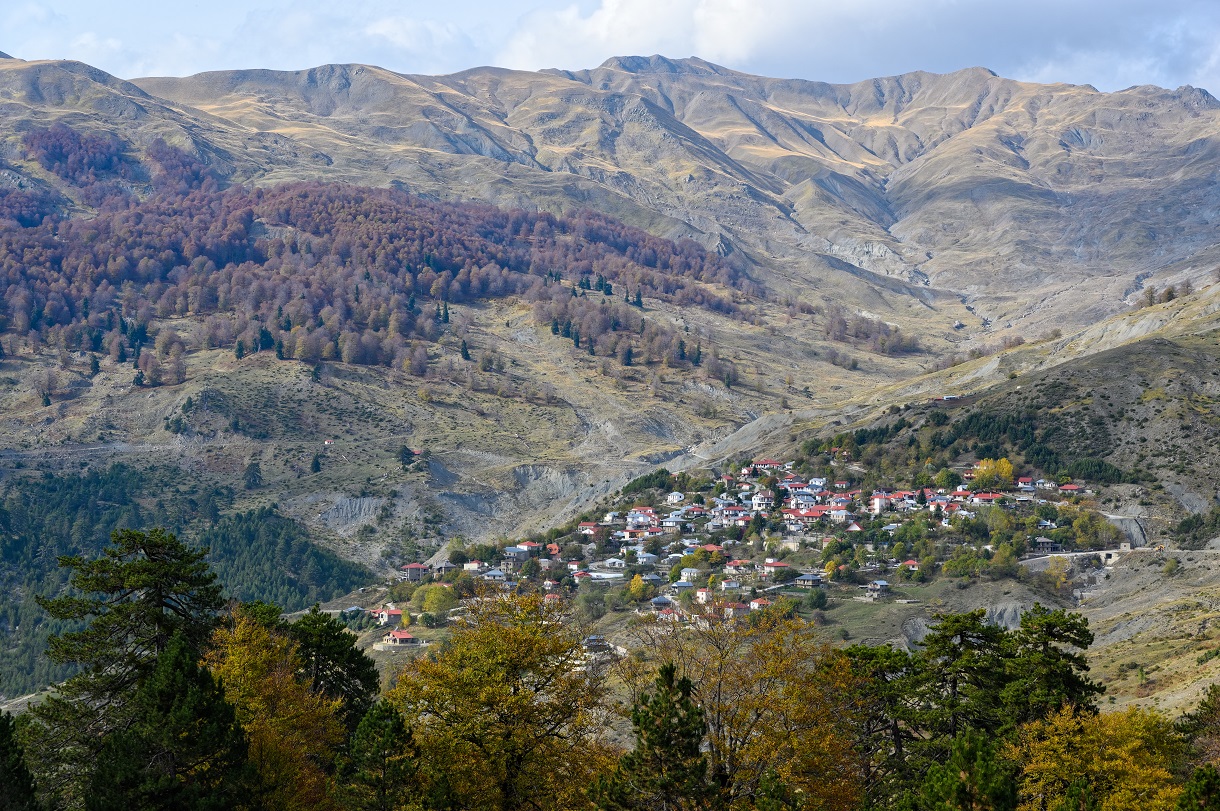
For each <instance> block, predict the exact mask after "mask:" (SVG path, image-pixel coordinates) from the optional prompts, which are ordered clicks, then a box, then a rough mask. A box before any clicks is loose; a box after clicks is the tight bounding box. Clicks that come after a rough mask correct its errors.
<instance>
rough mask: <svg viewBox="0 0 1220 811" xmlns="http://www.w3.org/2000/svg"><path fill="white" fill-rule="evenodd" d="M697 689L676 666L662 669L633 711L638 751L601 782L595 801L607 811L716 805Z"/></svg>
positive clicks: (594, 789) (595, 790)
mask: <svg viewBox="0 0 1220 811" xmlns="http://www.w3.org/2000/svg"><path fill="white" fill-rule="evenodd" d="M693 692H694V685H693V684H691V681H690V679H688V678H685V677H683V678H681V679H679V678H677V668H676V667H674V665H673V663H672V662H667V663H666V664H664V665H662V666H661V670H660V672H659V673H658V674H657V679H656V682H655V687H654V691H653V692H652V693H651V694H648V693H646V694H644V695H643V696H641V697H640V699H639V700H638V701H637V702H636V704H635V706H634V707H633V708H632V710H631V725H632V727H634V728H635V748H634V749H633V750H632V751H630V752H628V753H627V754H625V755H623V756H622V758H620V759H619V763H618V767H617V768H616V769H615V770H614V772H613V773H612V774H611V775H610V776H609V777H605V778H600V779H598V781H597V782H596V783H594V785H593V787H592V789H591V790H590V797H591V799H592V800H593V802H594V804H595V805H596V806H597V807H598V809H602V810H603V811H654V810H655V811H680V810H683V811H684V810H685V809H703V808H710V807H712V801H713V798H714V797H715V791H714V789H713V787H712V786H711V784H710V783H709V781H708V763H707V756H706V755H705V754H703V752H702V751H701V749H702V745H703V738H704V733H705V732H706V726H705V724H704V721H703V711H702V710H701V709H700V708H699V706H698V705H697V704H696V703H695V701H694V699H693V698H692V693H693Z"/></svg>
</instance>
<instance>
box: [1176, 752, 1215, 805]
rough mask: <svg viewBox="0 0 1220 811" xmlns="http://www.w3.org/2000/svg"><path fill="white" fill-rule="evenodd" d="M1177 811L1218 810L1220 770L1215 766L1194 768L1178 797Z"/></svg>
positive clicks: (1208, 765)
mask: <svg viewBox="0 0 1220 811" xmlns="http://www.w3.org/2000/svg"><path fill="white" fill-rule="evenodd" d="M1178 811H1220V772H1217V771H1216V767H1215V766H1213V765H1211V764H1210V763H1208V764H1207V765H1205V766H1200V767H1199V768H1197V769H1195V772H1194V774H1192V775H1191V777H1190V780H1189V781H1187V783H1186V785H1185V786H1184V787H1183V789H1182V796H1180V797H1178Z"/></svg>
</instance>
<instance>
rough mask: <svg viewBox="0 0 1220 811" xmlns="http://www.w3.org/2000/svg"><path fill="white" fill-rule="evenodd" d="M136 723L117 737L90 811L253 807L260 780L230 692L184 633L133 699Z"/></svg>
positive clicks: (94, 785)
mask: <svg viewBox="0 0 1220 811" xmlns="http://www.w3.org/2000/svg"><path fill="white" fill-rule="evenodd" d="M132 709H133V711H134V713H133V715H134V723H132V724H131V725H130V726H128V727H126V728H122V729H117V730H114V731H112V732H110V733H109V734H108V735H107V736H106V738H105V742H104V744H103V746H102V749H101V755H100V757H99V758H98V760H97V765H96V769H95V770H94V772H93V775H92V778H91V780H90V783H89V790H88V792H87V793H86V794H85V809H86V811H155V810H156V809H167V808H173V809H183V811H189V810H193V809H198V811H213V809H214V810H215V811H226V809H236V808H245V807H249V806H250V805H251V802H250V801H251V800H252V799H253V798H254V797H255V796H256V792H255V791H254V789H255V787H256V779H257V778H256V776H255V772H254V770H253V768H252V766H251V765H250V764H249V762H248V761H247V759H246V753H247V744H246V737H245V734H244V733H243V731H242V729H241V726H240V724H238V722H237V715H236V711H235V710H234V708H233V706H232V705H231V704H229V703H227V702H226V701H225V698H224V690H223V689H222V688H221V686H220V685H219V684H218V683H217V682H216V681H215V680H214V679H213V678H212V674H211V673H210V672H209V671H208V670H207V669H206V668H203V667H200V666H199V664H198V660H197V654H196V652H195V651H194V650H193V648H192V646H191V645H190V643H188V642H187V640H186V638H185V637H184V636H183V635H182V634H181V633H178V634H175V635H174V637H173V638H172V639H171V640H170V644H169V647H168V648H167V649H166V650H165V651H164V652H162V654H161V655H160V656H159V657H158V658H157V667H156V669H155V670H154V671H153V673H152V675H151V676H150V677H149V679H148V680H147V681H146V682H145V683H144V684H143V685H142V686H141V687H140V689H139V690H138V691H137V693H136V695H135V698H134V699H133V701H132Z"/></svg>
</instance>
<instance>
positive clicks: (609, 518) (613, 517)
mask: <svg viewBox="0 0 1220 811" xmlns="http://www.w3.org/2000/svg"><path fill="white" fill-rule="evenodd" d="M617 520H618V513H617V512H608V513H606V514H605V515H603V516H602V523H603V524H613V523H614V522H615V521H617Z"/></svg>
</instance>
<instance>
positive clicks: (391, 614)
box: [373, 607, 402, 625]
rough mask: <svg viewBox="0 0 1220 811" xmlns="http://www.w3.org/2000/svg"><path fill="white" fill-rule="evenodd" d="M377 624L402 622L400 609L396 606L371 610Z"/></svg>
mask: <svg viewBox="0 0 1220 811" xmlns="http://www.w3.org/2000/svg"><path fill="white" fill-rule="evenodd" d="M373 616H374V617H376V618H377V624H378V625H398V624H400V623H401V622H402V611H401V610H399V609H397V608H389V607H387V608H382V609H380V610H378V611H374V612H373Z"/></svg>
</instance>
